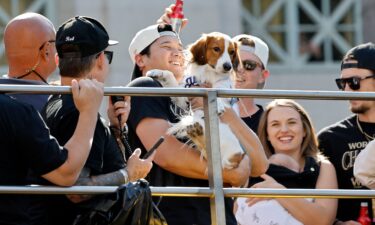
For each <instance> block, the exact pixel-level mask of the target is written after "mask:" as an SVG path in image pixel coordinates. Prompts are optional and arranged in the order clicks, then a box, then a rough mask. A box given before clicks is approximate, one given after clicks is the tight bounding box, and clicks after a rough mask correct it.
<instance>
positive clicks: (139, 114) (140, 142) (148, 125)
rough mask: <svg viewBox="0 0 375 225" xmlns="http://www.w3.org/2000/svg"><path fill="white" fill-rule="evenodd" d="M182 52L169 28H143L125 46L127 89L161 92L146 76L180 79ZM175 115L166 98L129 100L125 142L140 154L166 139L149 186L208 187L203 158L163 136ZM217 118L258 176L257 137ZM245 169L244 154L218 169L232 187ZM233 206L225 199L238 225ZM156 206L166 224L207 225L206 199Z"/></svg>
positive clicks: (233, 119)
mask: <svg viewBox="0 0 375 225" xmlns="http://www.w3.org/2000/svg"><path fill="white" fill-rule="evenodd" d="M182 51H183V47H182V45H181V43H180V40H179V38H178V36H177V35H176V33H175V32H174V31H173V30H172V27H171V26H170V25H168V24H158V25H153V26H149V27H147V28H145V29H142V30H141V31H139V32H138V33H137V34H136V35H135V37H134V38H133V40H132V42H131V44H130V46H129V53H130V57H131V59H132V61H133V62H134V71H133V76H132V80H133V81H132V82H131V83H130V84H129V86H131V87H155V88H161V87H162V86H161V84H160V83H159V82H157V81H156V80H153V79H151V78H149V77H145V76H146V73H147V72H148V71H150V70H152V69H159V70H169V71H171V72H172V73H173V74H174V76H175V78H176V80H177V81H180V80H181V79H182V78H183V76H184V69H185V57H184V55H183V52H182ZM180 115H181V111H180V110H179V109H178V108H176V107H175V106H174V105H173V103H172V102H171V100H170V98H169V97H144V96H133V97H132V111H131V113H130V115H129V121H128V125H129V139H130V142H131V144H132V145H133V146H141V148H142V150H143V154H144V153H145V152H146V151H147V149H149V148H150V147H151V146H152V145H153V144H154V143H155V142H156V141H157V140H158V139H159V137H160V136H166V138H165V142H164V143H163V144H162V145H161V146H160V147H159V148H158V150H157V152H156V155H155V159H154V162H155V165H154V167H153V169H152V170H151V172H150V174H149V176H148V180H149V181H150V183H151V185H154V186H195V187H197V186H200V187H207V186H208V181H207V179H208V177H207V172H206V171H207V162H206V160H204V159H202V157H201V155H200V153H199V152H198V151H196V150H195V149H194V148H191V147H189V146H188V145H186V144H185V143H184V141H183V140H182V141H180V140H177V139H176V138H175V137H174V136H171V135H168V134H167V130H168V128H169V127H170V123H175V122H177V121H178V120H179V116H180ZM222 120H223V121H224V122H226V123H228V124H229V125H230V128H231V129H232V131H233V132H234V133H235V135H236V136H237V137H238V138H239V140H240V142H241V144H242V145H243V146H244V148H245V149H247V150H249V149H254V150H249V152H250V157H251V158H252V159H253V158H254V161H253V164H252V166H251V168H253V165H254V164H255V165H257V167H258V168H259V169H260V171H259V173H260V174H262V173H264V172H265V170H266V168H267V166H268V164H267V161H266V157H265V155H264V153H263V149H262V146H261V145H260V142H259V140H258V139H257V138H256V135H255V134H254V133H253V132H252V131H251V130H250V128H248V127H247V126H246V124H245V123H243V121H242V120H241V119H240V118H239V117H238V116H236V114H235V113H234V111H233V110H231V109H227V110H226V111H225V112H224V115H223V116H222ZM185 141H186V140H185ZM263 159H264V160H263ZM250 171H251V170H250V163H249V158H248V156H246V155H245V156H244V158H243V159H242V161H241V162H240V164H239V166H238V167H237V168H235V169H231V170H226V169H225V170H223V180H224V182H225V183H229V184H230V185H232V186H241V185H244V184H245V182H246V180H247V179H248V177H249V175H250ZM260 174H258V175H260ZM232 205H233V202H232V200H231V199H228V198H227V199H225V208H226V222H227V224H237V223H236V220H235V218H234V216H233V212H232ZM158 207H159V209H160V210H161V211H162V213H163V214H164V216H165V217H166V219H167V222H168V224H172V225H173V224H211V219H210V206H209V199H207V198H181V197H163V198H162V199H159V205H158Z"/></svg>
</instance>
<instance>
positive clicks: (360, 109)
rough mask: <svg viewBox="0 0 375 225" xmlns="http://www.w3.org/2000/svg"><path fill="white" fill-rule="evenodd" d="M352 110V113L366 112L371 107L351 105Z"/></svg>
mask: <svg viewBox="0 0 375 225" xmlns="http://www.w3.org/2000/svg"><path fill="white" fill-rule="evenodd" d="M350 110H351V111H352V113H356V114H365V113H366V112H367V111H368V110H369V107H367V106H364V105H361V106H358V107H352V106H350Z"/></svg>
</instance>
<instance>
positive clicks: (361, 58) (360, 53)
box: [341, 42, 375, 71]
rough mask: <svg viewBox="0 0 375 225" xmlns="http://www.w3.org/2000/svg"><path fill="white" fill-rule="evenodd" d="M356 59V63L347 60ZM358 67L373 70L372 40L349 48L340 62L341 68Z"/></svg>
mask: <svg viewBox="0 0 375 225" xmlns="http://www.w3.org/2000/svg"><path fill="white" fill-rule="evenodd" d="M351 60H354V61H357V62H356V63H353V62H348V61H351ZM346 68H360V69H368V70H372V71H375V45H374V43H372V42H368V43H366V44H360V45H357V46H355V47H354V48H352V49H350V50H349V51H348V52H347V53H346V54H345V56H344V58H343V60H342V62H341V70H343V69H346Z"/></svg>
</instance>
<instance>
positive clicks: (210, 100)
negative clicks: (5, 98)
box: [0, 85, 375, 225]
mask: <svg viewBox="0 0 375 225" xmlns="http://www.w3.org/2000/svg"><path fill="white" fill-rule="evenodd" d="M0 92H2V93H4V92H6V93H33V94H59V93H61V94H70V93H71V89H70V87H67V86H46V85H0ZM104 94H105V95H131V96H188V97H197V96H200V97H204V108H205V115H207V116H205V126H206V127H205V130H206V136H207V137H208V138H206V147H207V153H208V154H207V161H208V176H209V187H196V188H193V187H151V191H152V195H153V196H178V197H208V198H210V206H211V221H212V224H219V225H221V224H222V225H224V224H226V222H225V213H223V212H224V211H225V209H224V196H227V197H229V196H234V197H240V196H241V197H245V196H247V197H250V196H257V197H288V198H304V197H310V198H311V197H314V198H372V197H374V196H375V190H331V189H283V190H280V189H260V188H259V189H250V188H223V180H222V174H221V163H220V162H221V159H220V154H215V153H217V152H218V151H219V131H218V116H217V98H218V97H254V98H270V99H278V98H290V99H312V100H317V99H323V100H348V99H357V100H359V99H360V100H373V99H375V93H372V92H341V91H296V90H239V89H237V90H233V89H205V88H194V89H179V88H129V87H105V88H104ZM214 171H215V172H214ZM116 188H117V187H115V186H106V187H103V186H100V187H99V186H74V187H68V188H63V187H49V186H0V194H25V193H27V194H103V193H110V192H114V191H115V190H116Z"/></svg>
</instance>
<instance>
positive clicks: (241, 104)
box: [238, 99, 252, 118]
mask: <svg viewBox="0 0 375 225" xmlns="http://www.w3.org/2000/svg"><path fill="white" fill-rule="evenodd" d="M238 102H239V103H240V104H239V106H241V108H242V109H243V110H244V111H245V114H246V117H250V118H251V116H252V115H250V113H249V111H247V108H246V106H245V104H243V102H242V101H241V99H238Z"/></svg>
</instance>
